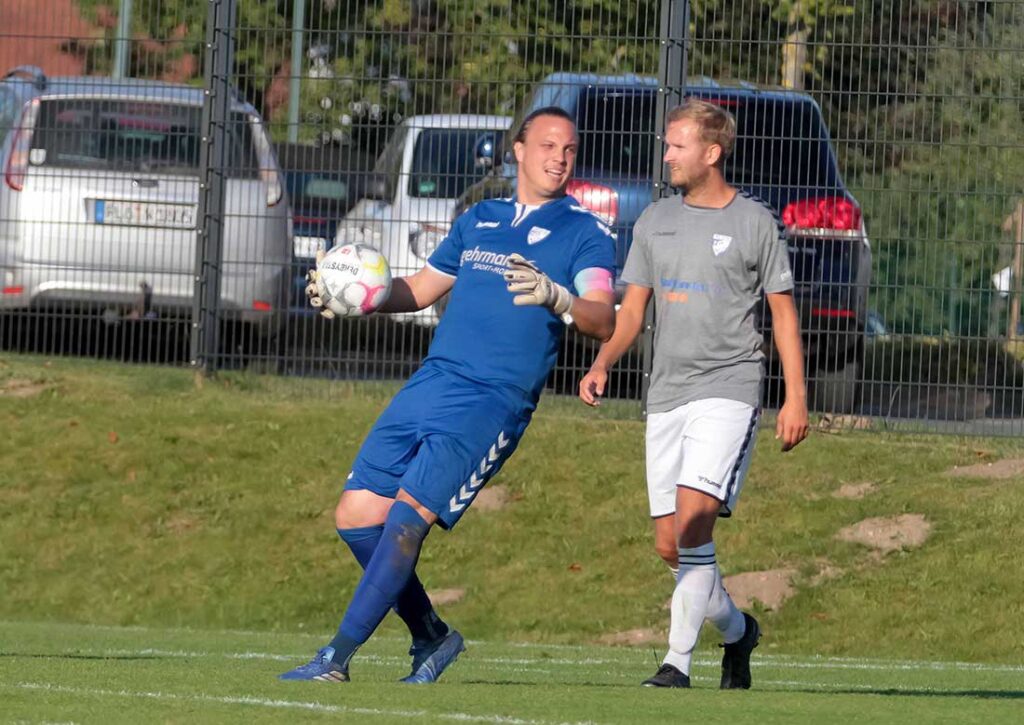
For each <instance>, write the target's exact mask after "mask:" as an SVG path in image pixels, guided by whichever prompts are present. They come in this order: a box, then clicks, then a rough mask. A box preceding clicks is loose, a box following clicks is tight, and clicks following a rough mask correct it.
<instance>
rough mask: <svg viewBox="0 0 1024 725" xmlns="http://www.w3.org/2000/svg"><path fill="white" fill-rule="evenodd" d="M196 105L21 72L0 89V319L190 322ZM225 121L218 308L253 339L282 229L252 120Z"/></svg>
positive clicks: (285, 263)
mask: <svg viewBox="0 0 1024 725" xmlns="http://www.w3.org/2000/svg"><path fill="white" fill-rule="evenodd" d="M202 103H203V91H202V89H199V88H192V87H187V86H181V85H173V84H168V83H161V82H156V81H145V80H113V79H104V78H83V77H63V78H47V77H46V76H44V75H43V73H42V72H41V71H39V70H38V69H36V68H24V67H23V68H18V69H15V70H14V71H12V72H11V73H9V74H8V75H7V76H6V77H5V78H4V79H3V80H2V81H0V168H2V169H3V182H2V183H0V311H4V310H17V309H30V308H36V307H41V306H50V305H60V304H67V303H72V304H74V305H76V306H89V307H91V308H99V309H100V310H102V311H103V313H104V315H105V316H107V315H115V316H116V315H130V314H136V315H137V314H139V313H140V312H141V314H144V315H145V316H147V317H161V318H162V317H172V318H175V317H176V318H181V317H185V316H187V315H188V314H189V313H190V311H191V309H192V301H193V294H194V286H195V267H196V246H195V241H196V224H197V221H198V220H197V218H196V216H197V205H198V200H199V158H200V156H199V151H200V135H201V134H200V125H201V115H202ZM230 113H231V118H230V121H229V123H228V135H229V138H230V151H229V153H228V158H229V162H228V166H229V168H228V169H227V176H228V181H227V189H226V194H225V214H224V218H223V220H222V221H223V261H224V264H223V268H222V272H223V274H222V278H221V308H222V310H224V311H225V318H226V319H230V320H232V321H237V322H241V323H249V324H252V325H253V326H255V327H256V328H257V329H258V330H259V331H260V332H264V333H266V332H271V331H272V330H273V329H276V327H277V325H278V324H279V321H280V313H281V312H282V311H283V308H284V307H285V305H286V292H287V284H288V272H289V263H290V261H291V254H292V240H291V221H290V218H289V213H288V204H287V201H286V199H285V198H284V191H283V188H282V184H281V177H280V172H279V170H278V166H277V162H276V160H275V159H274V154H273V151H272V148H271V145H270V142H269V140H268V138H267V134H266V132H265V130H264V127H263V123H262V121H261V119H260V117H259V114H258V113H257V112H256V110H255V109H254V108H253V107H252V106H250V105H248V104H244V103H241V102H238V101H235V102H233V103H232V107H231V109H230ZM140 307H141V309H140Z"/></svg>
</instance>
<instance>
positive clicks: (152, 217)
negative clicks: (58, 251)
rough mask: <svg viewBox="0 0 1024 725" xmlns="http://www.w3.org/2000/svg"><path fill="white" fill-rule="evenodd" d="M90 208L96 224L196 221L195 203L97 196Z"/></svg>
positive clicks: (179, 225)
mask: <svg viewBox="0 0 1024 725" xmlns="http://www.w3.org/2000/svg"><path fill="white" fill-rule="evenodd" d="M93 209H94V211H93V220H94V221H95V222H96V223H97V224H113V225H118V226H129V227H168V228H173V229H192V228H193V227H195V225H196V207H195V204H159V203H155V202H149V201H105V200H103V199H97V200H96V201H95V203H94V206H93Z"/></svg>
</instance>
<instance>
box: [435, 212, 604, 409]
mask: <svg viewBox="0 0 1024 725" xmlns="http://www.w3.org/2000/svg"><path fill="white" fill-rule="evenodd" d="M513 252H518V253H519V254H521V255H522V256H524V257H526V259H528V260H530V261H531V262H533V263H534V264H535V265H537V267H538V268H540V269H541V271H543V272H544V273H545V274H546V275H548V277H550V278H551V279H552V280H553V281H555V282H557V283H558V284H560V285H562V286H564V287H566V288H567V289H568V290H569V291H570V292H572V293H573V294H576V295H579V294H580V291H579V290H578V289H576V284H575V280H576V278H577V275H579V274H580V273H581V272H582V271H583V270H586V269H590V268H600V269H605V270H608V272H609V273H612V274H613V273H614V269H615V249H614V243H613V240H612V236H611V231H610V230H609V229H608V227H607V226H605V225H604V224H603V223H602V222H601V221H600V220H599V219H598V218H597V217H596V216H595V215H593V214H592V213H591V212H590V211H588V210H587V209H584V208H583V207H581V206H580V205H579V202H578V201H576V200H575V199H574V198H573V197H571V196H565V197H562V198H561V199H557V200H555V201H550V202H548V203H546V204H543V205H540V206H536V207H529V206H526V205H524V204H520V203H518V202H516V201H514V200H511V199H491V200H488V201H483V202H480V203H479V204H477V205H476V206H474V207H472V208H471V209H469V210H468V211H466V212H465V213H464V214H462V215H461V216H460V217H459V218H458V219H457V220H456V221H455V223H454V224H453V226H452V229H451V232H450V233H449V234H448V236H447V237H446V238H445V240H444V241H443V242H441V244H440V245H439V246H438V248H437V249H436V250H435V251H434V253H433V254H432V255H431V256H430V259H429V260H428V262H427V263H428V264H429V265H430V267H432V268H433V269H434V270H436V271H437V272H440V273H441V274H445V275H449V276H451V277H454V278H455V285H454V286H453V287H452V291H451V298H450V300H449V302H448V307H447V308H446V310H445V312H444V315H443V316H442V317H441V322H440V324H439V325H438V327H437V330H436V331H435V333H434V340H433V342H432V343H431V346H430V352H429V354H428V355H427V359H426V360H425V361H424V363H423V364H424V367H436V368H440V369H442V370H445V371H448V372H451V373H455V374H457V375H459V376H461V377H464V378H467V379H468V380H470V381H473V382H476V383H479V384H481V385H484V386H488V387H500V386H509V387H511V388H512V389H514V390H516V391H519V392H520V393H522V394H524V395H525V396H527V397H528V399H529V401H530V403H531V404H536V401H537V399H538V398H539V397H540V393H541V390H542V389H543V387H544V383H545V380H546V379H547V375H548V373H549V372H550V371H551V368H552V367H553V366H554V364H555V359H556V357H557V355H558V345H559V342H560V341H561V338H562V332H563V330H564V328H565V325H564V323H563V322H562V320H560V319H559V318H558V317H557V316H555V315H554V314H553V313H552V312H551V311H550V310H548V309H547V308H544V307H536V306H518V307H517V306H516V305H514V304H513V303H512V300H513V298H514V295H513V294H512V293H510V292H509V291H508V289H507V288H506V286H505V279H504V276H503V275H504V273H505V271H506V270H507V269H508V256H509V255H510V254H512V253H513ZM509 392H510V393H511V392H513V391H512V390H510V391H509Z"/></svg>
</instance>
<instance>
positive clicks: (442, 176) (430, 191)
mask: <svg viewBox="0 0 1024 725" xmlns="http://www.w3.org/2000/svg"><path fill="white" fill-rule="evenodd" d="M488 133H489V134H492V135H494V136H495V137H497V135H498V133H499V132H498V131H487V130H485V129H475V128H458V129H456V128H428V129H424V130H423V132H422V133H420V135H419V137H418V138H417V139H416V148H415V149H413V155H412V174H411V175H410V178H409V195H410V196H414V197H420V198H427V199H454V198H455V197H457V196H459V195H460V194H461V193H462V192H463V191H465V190H466V187H468V186H469V185H471V184H475V183H476V182H477V181H479V180H480V179H482V178H484V176H485V175H486V173H487V171H488V168H489V167H486V166H482V165H478V164H477V163H476V148H477V141H479V140H480V137H481V136H483V135H485V134H488Z"/></svg>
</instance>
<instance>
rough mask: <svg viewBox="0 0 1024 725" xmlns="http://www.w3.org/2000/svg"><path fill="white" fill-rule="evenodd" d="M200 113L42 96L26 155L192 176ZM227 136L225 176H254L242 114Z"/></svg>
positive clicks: (40, 162) (58, 162)
mask: <svg viewBox="0 0 1024 725" xmlns="http://www.w3.org/2000/svg"><path fill="white" fill-rule="evenodd" d="M201 117H202V108H200V107H199V106H187V105H179V104H172V103H155V102H151V101H135V100H127V99H125V100H122V99H98V98H72V99H53V100H45V101H43V102H42V103H41V104H40V108H39V118H38V120H37V121H36V128H35V132H34V134H33V136H32V153H31V155H30V157H29V158H30V160H31V162H32V163H33V164H34V165H37V166H55V167H61V168H75V169H95V170H99V171H126V172H133V173H138V172H142V173H147V172H150V173H160V174H176V175H181V176H196V175H198V174H199V146H200V143H199V139H200V125H201ZM228 139H229V144H230V148H229V155H228V174H229V175H230V176H232V177H235V178H256V177H257V176H258V173H259V163H258V161H257V155H256V150H255V148H254V145H253V138H252V129H251V128H250V124H249V122H248V119H247V117H246V116H245V115H244V114H242V113H232V114H231V123H229V124H228Z"/></svg>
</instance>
